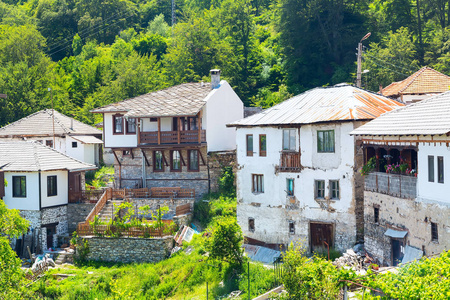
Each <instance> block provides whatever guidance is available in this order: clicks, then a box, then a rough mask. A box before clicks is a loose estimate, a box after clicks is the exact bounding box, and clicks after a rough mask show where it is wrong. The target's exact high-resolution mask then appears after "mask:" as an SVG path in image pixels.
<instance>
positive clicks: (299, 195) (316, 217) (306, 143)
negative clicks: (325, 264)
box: [236, 122, 356, 250]
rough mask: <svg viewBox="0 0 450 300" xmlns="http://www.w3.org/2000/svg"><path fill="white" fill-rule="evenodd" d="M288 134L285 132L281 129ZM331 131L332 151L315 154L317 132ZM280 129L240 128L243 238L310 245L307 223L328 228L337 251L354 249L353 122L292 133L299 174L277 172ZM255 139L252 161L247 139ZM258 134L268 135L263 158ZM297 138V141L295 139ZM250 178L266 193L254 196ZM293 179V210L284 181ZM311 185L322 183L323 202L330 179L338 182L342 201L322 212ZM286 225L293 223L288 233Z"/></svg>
mask: <svg viewBox="0 0 450 300" xmlns="http://www.w3.org/2000/svg"><path fill="white" fill-rule="evenodd" d="M285 129H287V128H285ZM329 129H333V130H334V131H335V152H334V153H317V130H329ZM282 130H283V128H274V127H256V128H238V129H237V136H236V143H237V160H238V172H237V187H238V189H237V199H238V208H237V216H238V223H239V224H240V226H241V228H242V230H243V232H244V235H246V236H249V237H251V238H255V239H258V240H262V241H265V242H268V243H286V244H287V243H289V242H291V241H294V240H298V239H303V240H304V242H305V243H309V241H308V234H309V222H324V223H332V224H334V226H335V242H336V246H337V247H338V248H340V249H341V250H344V249H345V248H346V247H350V246H352V243H354V242H355V237H356V219H355V214H354V208H355V200H354V187H353V184H354V183H353V180H354V178H353V166H354V164H355V163H354V155H355V153H354V138H353V137H351V136H350V135H349V132H351V131H352V130H353V123H351V122H348V123H335V124H327V125H306V126H302V127H301V128H300V129H298V128H297V130H296V150H297V151H298V149H299V148H300V153H301V164H302V167H303V169H302V170H301V172H295V173H288V172H279V173H276V171H275V170H276V166H277V165H279V164H280V156H281V152H282V142H283V132H282ZM247 134H253V143H254V144H253V149H254V154H253V156H247V154H246V135H247ZM259 134H266V138H267V156H266V157H260V156H259ZM299 137H300V139H299ZM252 174H263V175H264V193H260V194H254V193H252V191H251V189H252ZM287 178H292V179H294V196H295V200H296V203H295V206H296V207H295V208H292V205H291V204H292V202H291V198H290V197H288V196H287V193H286V179H287ZM315 180H324V181H325V198H327V197H329V196H330V195H329V193H330V191H329V184H330V180H339V186H340V199H339V200H330V202H329V205H330V207H331V208H332V209H333V210H334V212H330V211H328V210H326V209H323V208H322V207H321V205H320V204H319V203H318V202H317V201H316V200H315ZM248 218H254V219H255V231H254V232H250V231H249V230H248ZM289 222H294V223H295V224H296V233H295V235H292V234H289V232H288V231H289Z"/></svg>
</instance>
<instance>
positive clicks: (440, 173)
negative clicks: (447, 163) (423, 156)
mask: <svg viewBox="0 0 450 300" xmlns="http://www.w3.org/2000/svg"><path fill="white" fill-rule="evenodd" d="M437 164H438V182H439V183H444V157H443V156H438V158H437Z"/></svg>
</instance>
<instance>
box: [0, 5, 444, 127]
mask: <svg viewBox="0 0 450 300" xmlns="http://www.w3.org/2000/svg"><path fill="white" fill-rule="evenodd" d="M173 4H174V7H173V6H172V1H171V0H164V1H162V0H148V1H145V0H28V1H26V0H0V93H2V94H7V95H8V97H7V98H6V99H3V98H0V126H3V125H5V124H8V123H10V122H13V121H15V120H18V119H20V118H22V117H24V116H27V115H28V114H30V113H32V112H35V111H38V110H40V109H43V108H49V107H51V97H53V101H54V107H55V109H57V110H59V111H61V112H62V113H64V114H67V115H69V116H74V117H75V118H77V119H79V120H81V121H83V122H86V123H89V124H94V123H96V122H99V121H101V120H100V119H98V118H101V116H98V115H95V116H94V115H93V114H91V113H90V112H89V110H91V109H92V108H95V107H99V106H102V105H105V104H108V103H112V102H117V101H120V100H123V99H127V98H129V97H133V96H137V95H141V94H145V93H148V92H151V91H154V90H158V89H162V88H166V87H169V86H172V85H176V84H180V83H183V82H198V81H201V80H204V81H207V80H209V70H210V69H213V68H219V69H221V70H222V78H224V79H226V80H228V81H229V82H230V83H231V85H232V86H233V88H234V89H235V91H236V92H237V93H238V95H239V96H240V97H241V99H242V100H243V101H244V103H245V104H246V105H247V106H251V105H257V106H262V107H270V106H272V105H273V104H275V103H278V102H280V101H282V100H284V99H286V98H288V97H290V96H291V95H295V94H298V93H300V92H302V91H305V90H307V89H310V88H314V87H317V86H325V85H333V84H337V83H340V82H354V78H355V72H356V63H355V62H356V55H355V54H356V47H357V44H358V42H359V41H360V40H361V38H362V37H363V36H364V35H365V34H366V33H368V32H371V33H372V34H371V36H370V38H369V39H367V40H365V41H364V42H363V43H364V53H363V70H369V72H368V73H365V74H363V78H362V82H363V87H365V88H366V89H368V90H372V91H378V90H379V88H380V86H383V87H384V86H386V85H388V84H389V83H391V82H392V81H398V80H402V79H404V78H406V77H407V76H409V75H411V74H412V73H414V72H415V71H417V70H418V68H420V67H421V66H425V65H427V66H430V67H432V68H435V69H436V70H438V71H441V72H443V73H447V74H448V73H450V70H449V69H450V64H449V61H450V54H449V52H448V48H449V45H450V0H449V1H443V0H421V1H419V0H415V1H411V0H374V1H368V0H362V1H361V0H359V1H358V0H345V1H344V0H276V1H269V0H175V1H174V3H173ZM173 8H174V11H173ZM172 11H173V12H172ZM48 88H51V89H52V91H51V92H49V91H48Z"/></svg>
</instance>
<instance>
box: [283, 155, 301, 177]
mask: <svg viewBox="0 0 450 300" xmlns="http://www.w3.org/2000/svg"><path fill="white" fill-rule="evenodd" d="M277 171H278V172H300V171H301V163H300V153H299V152H281V157H280V165H279V166H278V167H277Z"/></svg>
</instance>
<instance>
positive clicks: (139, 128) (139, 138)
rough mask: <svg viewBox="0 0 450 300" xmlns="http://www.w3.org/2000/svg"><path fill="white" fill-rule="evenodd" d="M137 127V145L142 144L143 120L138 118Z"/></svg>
mask: <svg viewBox="0 0 450 300" xmlns="http://www.w3.org/2000/svg"><path fill="white" fill-rule="evenodd" d="M136 123H137V124H136V125H137V144H138V145H140V144H141V118H137V120H136Z"/></svg>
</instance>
